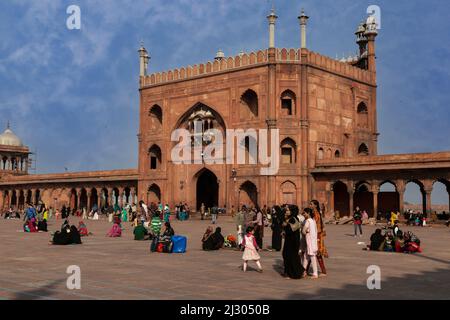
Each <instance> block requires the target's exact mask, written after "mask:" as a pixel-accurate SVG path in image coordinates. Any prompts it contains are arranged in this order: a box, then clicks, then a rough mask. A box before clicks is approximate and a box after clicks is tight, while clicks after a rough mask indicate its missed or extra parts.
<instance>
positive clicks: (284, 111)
mask: <svg viewBox="0 0 450 320" xmlns="http://www.w3.org/2000/svg"><path fill="white" fill-rule="evenodd" d="M294 114H295V93H294V92H292V91H291V90H286V91H284V92H283V93H282V94H281V115H282V116H292V115H294Z"/></svg>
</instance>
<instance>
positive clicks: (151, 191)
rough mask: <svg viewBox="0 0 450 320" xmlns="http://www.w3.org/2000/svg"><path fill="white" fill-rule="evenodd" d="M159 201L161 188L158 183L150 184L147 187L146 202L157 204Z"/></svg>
mask: <svg viewBox="0 0 450 320" xmlns="http://www.w3.org/2000/svg"><path fill="white" fill-rule="evenodd" d="M159 202H161V189H160V188H159V186H158V185H156V184H152V185H151V186H150V187H149V188H148V193H147V203H154V204H158V203H159Z"/></svg>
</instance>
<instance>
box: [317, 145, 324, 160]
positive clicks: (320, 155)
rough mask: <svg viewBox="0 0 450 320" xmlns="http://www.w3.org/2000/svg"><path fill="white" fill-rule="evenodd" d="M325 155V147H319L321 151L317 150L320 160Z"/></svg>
mask: <svg viewBox="0 0 450 320" xmlns="http://www.w3.org/2000/svg"><path fill="white" fill-rule="evenodd" d="M323 155H324V152H323V148H319V151H318V152H317V158H318V159H319V160H322V159H323Z"/></svg>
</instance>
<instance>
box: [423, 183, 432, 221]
mask: <svg viewBox="0 0 450 320" xmlns="http://www.w3.org/2000/svg"><path fill="white" fill-rule="evenodd" d="M424 192H425V197H424V200H425V206H424V207H425V211H426V215H427V217H428V218H430V217H431V192H432V189H425V190H424ZM424 213H425V212H424Z"/></svg>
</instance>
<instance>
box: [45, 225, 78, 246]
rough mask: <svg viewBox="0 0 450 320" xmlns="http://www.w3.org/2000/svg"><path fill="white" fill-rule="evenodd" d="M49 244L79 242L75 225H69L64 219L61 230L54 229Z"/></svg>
mask: <svg viewBox="0 0 450 320" xmlns="http://www.w3.org/2000/svg"><path fill="white" fill-rule="evenodd" d="M50 243H51V244H54V245H68V244H81V243H82V242H81V235H80V232H79V231H78V229H77V227H75V226H74V225H72V226H71V225H70V224H69V221H68V220H67V219H66V220H65V221H64V223H63V224H62V226H61V231H56V232H55V234H54V235H53V239H52V241H50Z"/></svg>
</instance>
